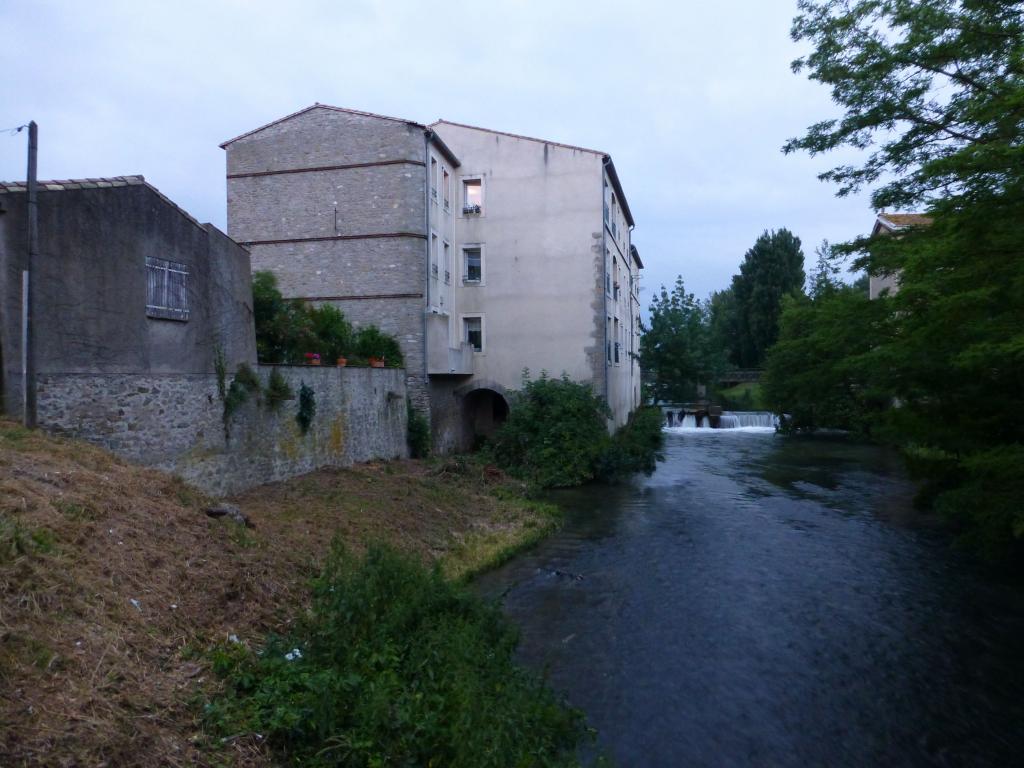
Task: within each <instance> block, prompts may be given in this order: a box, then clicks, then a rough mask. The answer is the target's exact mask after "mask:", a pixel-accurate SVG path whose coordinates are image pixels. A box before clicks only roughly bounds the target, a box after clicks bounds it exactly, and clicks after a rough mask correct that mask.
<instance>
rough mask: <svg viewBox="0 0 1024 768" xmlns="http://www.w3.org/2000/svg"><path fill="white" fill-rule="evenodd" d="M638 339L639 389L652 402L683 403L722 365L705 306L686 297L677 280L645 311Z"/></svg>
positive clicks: (693, 395)
mask: <svg viewBox="0 0 1024 768" xmlns="http://www.w3.org/2000/svg"><path fill="white" fill-rule="evenodd" d="M643 331H644V333H643V336H642V337H641V338H640V364H641V366H642V368H643V370H644V386H645V390H646V394H647V396H648V397H650V398H653V400H654V401H655V402H685V401H687V400H691V399H693V398H694V397H695V396H696V388H697V385H698V384H701V383H712V382H714V380H715V379H716V378H717V376H718V374H719V373H720V372H721V371H722V369H723V368H724V365H725V360H724V355H723V353H722V352H721V349H720V348H719V347H717V346H716V344H715V343H714V341H713V339H712V334H711V329H710V314H709V307H708V305H707V304H706V303H704V302H701V301H700V300H698V299H696V298H694V295H693V294H692V293H687V292H686V286H685V285H684V284H683V278H682V277H677V278H676V283H675V285H674V286H673V287H672V291H671V292H669V291H668V290H667V289H666V288H665V286H662V287H661V292H660V293H659V294H658V295H657V296H655V298H654V300H653V301H652V302H651V306H650V326H649V327H645V328H644V329H643Z"/></svg>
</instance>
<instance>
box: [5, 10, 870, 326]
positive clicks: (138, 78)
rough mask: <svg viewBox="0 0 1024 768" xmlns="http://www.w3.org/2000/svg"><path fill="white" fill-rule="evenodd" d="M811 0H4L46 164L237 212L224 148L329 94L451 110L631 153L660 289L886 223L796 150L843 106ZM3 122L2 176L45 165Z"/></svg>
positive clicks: (56, 171) (8, 89)
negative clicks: (809, 59) (802, 67)
mask: <svg viewBox="0 0 1024 768" xmlns="http://www.w3.org/2000/svg"><path fill="white" fill-rule="evenodd" d="M794 6H795V1H794V0H736V1H735V2H722V3H718V4H713V3H706V2H696V0H677V1H675V2H646V1H644V0H633V2H628V3H623V2H621V0H620V1H619V2H608V3H605V2H597V1H595V0H589V1H588V2H561V1H560V0H559V1H558V2H556V1H555V0H546V1H538V2H500V1H499V0H476V1H475V2H456V1H454V0H435V1H434V2H412V1H408V2H407V1H406V0H382V1H380V2H369V1H368V2H351V1H349V0H333V1H331V2H327V1H325V2H303V1H302V0H292V1H291V2H280V0H277V1H276V2H247V1H243V0H205V2H191V1H185V0H175V2H161V3H156V2H142V1H140V0H133V1H131V2H108V1H106V0H94V1H93V2H84V1H83V2H71V1H70V0H68V1H67V2H46V1H41V0H33V1H32V2H27V1H19V0H6V2H3V3H0V64H2V70H0V71H2V72H3V81H2V83H3V84H2V86H0V88H2V91H0V92H2V98H0V128H7V127H10V126H16V125H19V124H21V123H24V122H27V121H28V120H29V119H34V120H36V121H37V122H38V123H39V126H40V156H39V174H40V177H41V178H81V177H89V176H115V175H122V174H133V173H141V174H143V175H144V176H145V177H146V179H147V180H148V181H149V182H151V183H152V184H154V185H155V186H156V187H157V188H159V189H160V190H161V191H162V192H164V193H165V194H166V195H168V196H169V197H170V198H171V199H172V200H174V201H175V202H177V203H178V204H179V205H181V206H182V207H184V208H185V209H186V210H188V211H189V212H190V213H192V214H193V215H194V216H196V218H198V219H200V220H202V221H211V222H213V223H214V224H216V225H217V226H219V227H221V228H224V226H225V183H224V153H223V151H222V150H221V149H219V148H218V146H217V145H218V144H219V143H220V142H222V141H224V140H226V139H229V138H231V137H233V136H236V135H238V134H240V133H243V132H245V131H248V130H250V129H252V128H255V127H258V126H260V125H262V124H264V123H267V122H269V121H271V120H274V119H276V118H278V117H281V116H283V115H285V114H288V113H290V112H294V111H296V110H297V109H300V108H302V107H305V106H308V105H310V104H312V103H314V102H317V101H319V102H321V103H325V104H333V105H337V106H343V107H352V108H355V109H361V110H367V111H371V112H379V113H383V114H386V115H394V116H398V117H403V118H408V119H411V120H416V121H419V122H431V121H432V120H435V119H437V118H446V119H449V120H454V121H458V122H465V123H471V124H474V125H481V126H485V127H489V128H495V129H498V130H504V131H510V132H513V133H522V134H526V135H529V136H536V137H541V138H546V139H550V140H553V141H561V142H566V143H570V144H578V145H582V146H585V147H592V148H595V149H600V150H603V151H606V152H609V153H610V154H611V155H612V156H613V158H614V159H615V164H616V167H617V169H618V171H619V176H620V178H621V179H622V183H623V186H624V188H625V191H626V196H627V198H628V199H629V204H630V207H631V209H632V211H633V215H634V218H635V219H636V221H637V228H636V230H635V232H634V243H635V244H636V245H637V247H638V248H639V249H640V253H641V256H642V257H643V259H644V262H645V264H646V267H647V269H646V272H645V277H644V283H645V285H646V293H645V294H644V297H643V301H644V304H645V306H646V304H647V303H648V301H649V300H650V297H651V295H652V292H653V290H655V289H656V288H657V287H658V286H659V285H660V284H661V283H671V282H672V281H674V279H675V275H677V274H682V275H683V278H684V280H685V281H686V285H687V288H688V289H689V290H691V291H693V292H694V293H696V294H697V295H698V296H700V297H704V296H706V295H707V294H708V293H710V292H711V291H712V290H715V289H718V288H722V287H725V286H727V285H728V283H729V280H730V277H731V275H732V274H733V273H734V272H735V271H736V270H737V268H738V265H739V262H740V261H741V260H742V258H743V254H744V252H745V251H746V250H747V248H749V247H750V246H751V245H752V244H753V242H754V240H755V239H756V238H757V236H758V235H759V234H760V233H761V232H763V231H764V230H765V229H774V228H779V227H788V228H789V229H791V230H793V232H794V233H795V234H796V235H797V236H798V237H800V238H801V239H802V240H803V243H804V250H805V253H806V254H807V255H808V261H809V262H812V261H813V258H814V257H813V251H814V247H815V246H816V245H817V244H818V243H819V242H820V241H821V240H822V238H827V239H829V240H831V241H833V242H836V241H842V240H844V239H848V238H850V237H853V236H855V235H857V234H860V233H863V232H865V231H867V230H868V229H869V228H870V226H871V224H872V222H873V212H872V211H871V209H870V205H869V203H868V201H867V198H866V196H861V197H857V198H846V199H838V198H836V197H835V196H834V194H833V189H832V187H830V186H829V185H827V184H824V183H822V182H819V181H818V180H817V178H816V175H817V173H819V172H820V171H821V170H824V169H825V168H827V167H829V166H830V165H833V164H835V163H836V162H837V161H838V160H840V159H841V158H809V157H807V156H792V155H791V156H788V157H787V156H784V155H783V154H782V153H781V152H780V147H781V146H782V144H783V142H784V141H785V140H786V139H787V138H789V137H791V136H793V135H796V134H798V133H800V132H801V131H802V129H803V128H805V127H806V126H807V125H809V124H810V123H812V122H814V121H817V120H820V119H824V118H826V117H831V116H834V115H835V114H837V113H836V108H835V107H834V106H833V105H832V103H831V101H830V99H829V95H828V92H827V91H826V90H825V89H824V88H822V87H821V86H819V85H817V84H813V83H810V82H809V81H807V80H806V78H804V77H803V76H798V75H794V74H793V73H792V72H791V71H790V68H789V64H790V61H791V60H792V59H793V58H795V57H796V56H797V55H799V53H800V50H799V49H798V48H797V46H795V45H794V44H793V43H792V42H791V41H790V39H789V26H790V22H791V19H792V16H793V14H794V10H795V8H794ZM25 143H26V142H25V133H24V132H22V133H21V134H18V135H17V136H10V135H7V134H0V178H3V179H6V180H14V179H23V178H24V177H25Z"/></svg>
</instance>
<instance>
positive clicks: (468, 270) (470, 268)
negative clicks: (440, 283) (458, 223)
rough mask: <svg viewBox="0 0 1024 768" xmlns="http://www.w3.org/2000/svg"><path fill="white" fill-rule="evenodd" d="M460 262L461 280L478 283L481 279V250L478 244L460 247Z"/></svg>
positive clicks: (482, 272)
mask: <svg viewBox="0 0 1024 768" xmlns="http://www.w3.org/2000/svg"><path fill="white" fill-rule="evenodd" d="M462 263H463V272H462V282H464V283H480V282H482V281H483V278H484V269H483V266H484V265H483V251H482V249H481V248H480V246H479V245H474V246H469V247H467V248H463V249H462Z"/></svg>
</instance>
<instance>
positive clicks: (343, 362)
mask: <svg viewBox="0 0 1024 768" xmlns="http://www.w3.org/2000/svg"><path fill="white" fill-rule="evenodd" d="M346 365H348V358H345V357H339V358H338V367H339V368H344V367H345V366H346Z"/></svg>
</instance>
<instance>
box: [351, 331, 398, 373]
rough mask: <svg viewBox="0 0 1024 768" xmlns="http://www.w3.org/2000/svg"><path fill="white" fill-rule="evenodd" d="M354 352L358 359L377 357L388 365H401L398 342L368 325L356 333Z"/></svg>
mask: <svg viewBox="0 0 1024 768" xmlns="http://www.w3.org/2000/svg"><path fill="white" fill-rule="evenodd" d="M354 351H355V353H356V355H358V356H359V357H363V358H367V359H368V358H371V357H377V358H380V359H381V360H384V361H386V362H387V363H388V365H396V366H397V365H401V364H402V349H401V347H399V346H398V342H397V341H396V340H395V338H394V337H393V336H389V335H388V334H386V333H384V332H383V331H382V330H381V329H380V328H378V327H377V326H375V325H368V326H366V327H365V328H360V329H359V330H358V331H357V332H356V336H355V347H354Z"/></svg>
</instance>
